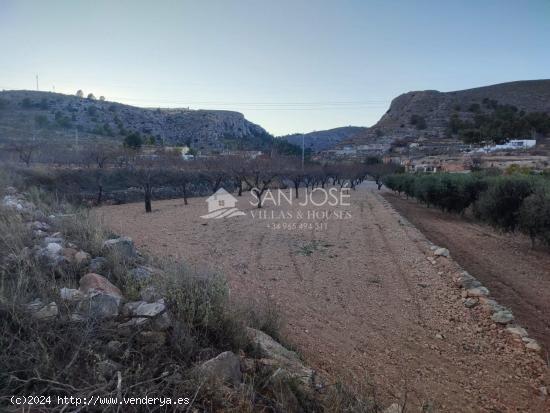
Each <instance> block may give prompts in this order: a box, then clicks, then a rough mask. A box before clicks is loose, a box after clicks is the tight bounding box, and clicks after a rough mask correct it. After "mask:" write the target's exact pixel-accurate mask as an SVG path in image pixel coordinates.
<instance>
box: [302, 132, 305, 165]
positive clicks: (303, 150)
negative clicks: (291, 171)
mask: <svg viewBox="0 0 550 413" xmlns="http://www.w3.org/2000/svg"><path fill="white" fill-rule="evenodd" d="M304 154H305V135H304V134H303V133H302V171H303V170H304V158H305V155H304Z"/></svg>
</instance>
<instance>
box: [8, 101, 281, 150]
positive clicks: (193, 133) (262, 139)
mask: <svg viewBox="0 0 550 413" xmlns="http://www.w3.org/2000/svg"><path fill="white" fill-rule="evenodd" d="M131 132H138V133H140V134H141V136H142V137H144V138H145V139H147V140H149V141H151V142H164V143H165V144H166V145H185V144H187V145H190V146H191V147H192V148H193V149H195V150H197V151H203V152H212V151H220V150H223V149H227V148H231V149H262V148H263V147H264V146H265V145H266V144H267V143H269V142H271V141H272V140H273V138H272V137H271V136H270V135H269V134H268V133H267V132H266V131H265V130H264V129H263V128H262V127H261V126H259V125H256V124H254V123H252V122H250V121H248V120H247V119H245V117H244V116H243V114H242V113H239V112H231V111H223V110H190V109H161V108H158V109H150V108H140V107H135V106H129V105H124V104H121V103H116V102H109V101H105V100H98V99H88V98H82V97H77V96H72V95H64V94H60V93H50V92H38V91H3V92H0V138H1V137H17V136H29V135H30V134H32V135H33V136H38V137H40V138H48V139H51V138H61V139H62V138H71V139H73V138H74V136H75V134H77V133H78V134H79V136H80V139H86V138H97V137H101V138H107V139H113V140H119V141H122V139H123V138H124V136H126V135H127V134H128V133H131Z"/></svg>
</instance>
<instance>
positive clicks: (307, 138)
mask: <svg viewBox="0 0 550 413" xmlns="http://www.w3.org/2000/svg"><path fill="white" fill-rule="evenodd" d="M366 130H367V128H365V127H361V126H344V127H341V128H334V129H328V130H322V131H314V132H309V133H294V134H292V135H286V136H281V137H280V138H281V139H284V140H286V141H287V142H289V143H292V144H294V145H297V146H300V147H301V146H302V137H303V138H304V145H305V147H306V149H310V150H311V151H312V152H319V151H324V150H326V149H331V148H333V147H334V146H336V145H337V144H338V143H340V142H341V141H342V140H346V139H351V138H353V137H354V136H356V135H357V134H359V133H361V132H365V131H366Z"/></svg>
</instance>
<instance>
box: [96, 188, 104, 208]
mask: <svg viewBox="0 0 550 413" xmlns="http://www.w3.org/2000/svg"><path fill="white" fill-rule="evenodd" d="M102 198H103V186H102V185H99V188H98V191H97V199H96V203H97V205H101V201H102Z"/></svg>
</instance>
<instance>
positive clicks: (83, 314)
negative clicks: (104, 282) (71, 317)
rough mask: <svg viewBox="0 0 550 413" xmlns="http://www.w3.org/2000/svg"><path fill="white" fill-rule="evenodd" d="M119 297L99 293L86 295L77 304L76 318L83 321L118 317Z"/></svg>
mask: <svg viewBox="0 0 550 413" xmlns="http://www.w3.org/2000/svg"><path fill="white" fill-rule="evenodd" d="M120 301H121V298H120V297H116V296H113V295H111V294H104V293H101V292H97V293H91V294H88V295H87V296H86V297H85V298H84V299H83V300H81V301H80V302H79V303H78V307H77V317H76V319H78V317H80V318H83V319H89V318H91V319H108V318H114V317H116V316H118V313H119V311H118V309H119V306H120Z"/></svg>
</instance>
